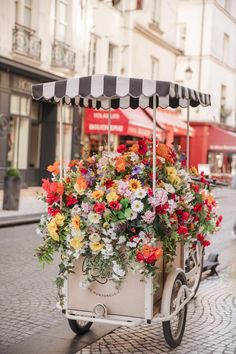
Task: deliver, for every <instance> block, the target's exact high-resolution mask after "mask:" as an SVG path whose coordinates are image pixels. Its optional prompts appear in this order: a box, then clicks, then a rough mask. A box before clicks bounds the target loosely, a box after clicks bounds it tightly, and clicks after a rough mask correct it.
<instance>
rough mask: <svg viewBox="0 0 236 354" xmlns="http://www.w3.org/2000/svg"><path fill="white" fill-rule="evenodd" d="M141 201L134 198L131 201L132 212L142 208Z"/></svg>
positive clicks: (139, 210) (137, 211) (138, 211)
mask: <svg viewBox="0 0 236 354" xmlns="http://www.w3.org/2000/svg"><path fill="white" fill-rule="evenodd" d="M143 207H144V205H143V203H142V202H141V201H140V200H137V199H136V200H134V201H133V203H132V204H131V208H132V210H133V211H134V212H136V213H140V212H141V211H142V210H143Z"/></svg>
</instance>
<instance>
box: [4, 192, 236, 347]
mask: <svg viewBox="0 0 236 354" xmlns="http://www.w3.org/2000/svg"><path fill="white" fill-rule="evenodd" d="M218 195H219V203H220V209H221V210H220V212H221V213H223V216H224V220H225V222H224V223H223V227H222V230H221V231H220V232H219V233H218V234H217V235H215V236H213V237H212V241H213V245H212V247H211V249H210V251H211V252H219V253H220V258H219V259H220V264H221V265H220V268H221V269H222V270H221V272H220V277H219V278H218V277H209V278H207V279H205V280H204V281H202V283H201V285H200V288H199V291H198V294H197V297H196V299H195V300H194V301H192V302H191V303H190V304H189V307H188V318H187V324H186V329H185V334H184V337H183V341H182V345H181V347H179V348H178V349H176V350H172V351H170V350H169V349H168V348H167V346H166V344H165V341H164V338H163V334H162V328H161V325H151V326H150V325H143V326H140V327H137V328H134V329H127V328H119V329H116V330H115V331H114V332H112V333H111V334H109V335H106V336H105V337H103V338H101V337H102V336H104V335H105V334H107V333H109V332H111V330H112V329H114V327H113V328H112V327H110V326H101V325H93V326H92V328H91V331H89V332H88V333H87V334H85V335H84V336H82V337H79V336H75V335H74V333H73V332H72V331H71V330H70V328H69V326H68V324H67V321H66V320H65V319H64V318H63V317H62V315H61V313H60V311H58V310H57V309H56V308H55V303H56V289H55V287H54V279H55V275H56V273H57V265H56V264H52V265H50V266H48V267H46V268H45V269H44V270H43V269H42V267H40V266H39V264H38V262H37V259H36V258H35V257H34V256H33V254H34V248H35V247H36V246H37V245H38V244H39V243H40V238H38V237H37V236H36V234H35V228H36V224H34V225H25V226H18V227H9V228H2V229H0V259H1V267H0V284H1V290H0V353H4V354H5V353H6V354H74V353H81V354H88V353H94V354H98V353H102V354H103V353H104V354H106V353H114V354H116V353H123V354H126V353H127V354H128V353H134V354H138V353H140V354H141V353H145V354H146V353H147V354H151V353H169V352H172V353H176V354H182V353H193V354H194V353H195V354H196V353H199V354H205V353H212V354H214V353H216V354H218V353H226V354H229V353H231V354H235V353H236V337H235V333H236V265H235V266H231V267H230V268H227V269H226V268H225V267H227V266H228V265H230V264H232V263H233V262H234V263H235V254H236V241H235V240H234V239H233V238H232V235H231V231H232V226H233V222H234V220H235V205H234V204H235V202H234V201H235V197H236V191H232V190H225V191H224V190H222V191H219V192H218ZM224 268H225V269H224ZM99 338H101V339H99ZM98 339H99V340H98ZM79 350H80V352H79Z"/></svg>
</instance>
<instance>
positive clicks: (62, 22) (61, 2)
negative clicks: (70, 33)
mask: <svg viewBox="0 0 236 354" xmlns="http://www.w3.org/2000/svg"><path fill="white" fill-rule="evenodd" d="M67 29H68V0H56V2H55V39H56V40H58V41H60V42H63V43H66V42H67Z"/></svg>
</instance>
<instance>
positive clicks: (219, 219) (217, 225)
mask: <svg viewBox="0 0 236 354" xmlns="http://www.w3.org/2000/svg"><path fill="white" fill-rule="evenodd" d="M222 219H223V216H222V215H219V217H218V219H217V220H216V227H219V226H220V224H221V221H222Z"/></svg>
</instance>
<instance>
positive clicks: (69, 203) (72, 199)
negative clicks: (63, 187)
mask: <svg viewBox="0 0 236 354" xmlns="http://www.w3.org/2000/svg"><path fill="white" fill-rule="evenodd" d="M77 202H78V200H77V198H75V197H74V196H73V195H67V196H66V206H67V207H69V206H72V205H75V204H76V203H77Z"/></svg>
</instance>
